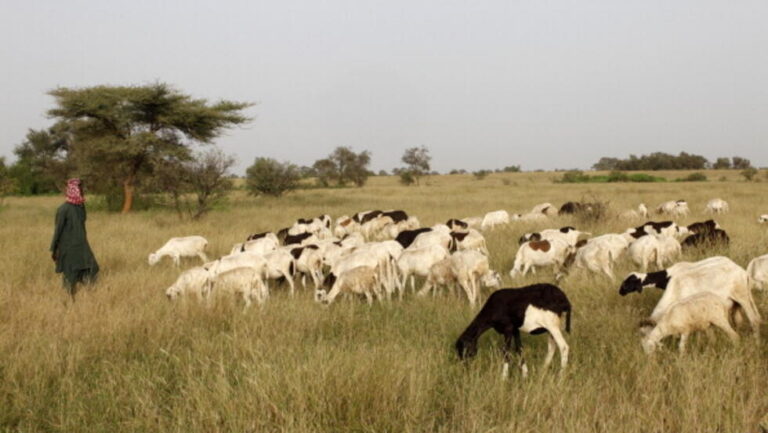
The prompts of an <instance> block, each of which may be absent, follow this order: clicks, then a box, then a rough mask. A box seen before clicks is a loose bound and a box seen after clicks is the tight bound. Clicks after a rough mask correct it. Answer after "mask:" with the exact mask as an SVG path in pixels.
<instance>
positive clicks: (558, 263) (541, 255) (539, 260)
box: [509, 239, 575, 278]
mask: <svg viewBox="0 0 768 433" xmlns="http://www.w3.org/2000/svg"><path fill="white" fill-rule="evenodd" d="M573 252H575V247H573V246H571V245H569V244H568V243H567V242H566V241H564V240H562V239H552V240H546V239H545V240H542V241H529V242H526V243H524V244H523V245H521V246H520V248H519V249H518V250H517V254H516V255H515V263H514V265H513V266H512V269H511V270H510V271H509V276H510V277H511V278H515V277H517V275H523V276H524V275H525V274H527V273H528V271H529V270H532V271H533V273H534V274H535V273H536V267H537V266H554V267H555V270H556V271H558V272H560V273H561V272H562V271H563V270H564V265H565V261H566V259H567V258H568V256H569V255H570V254H573ZM556 278H559V274H558V276H557V277H556Z"/></svg>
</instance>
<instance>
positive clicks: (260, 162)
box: [245, 158, 300, 197]
mask: <svg viewBox="0 0 768 433" xmlns="http://www.w3.org/2000/svg"><path fill="white" fill-rule="evenodd" d="M245 173H246V174H245V178H246V188H247V189H248V191H249V192H250V193H251V194H254V195H255V194H258V193H261V194H266V195H271V196H273V197H280V196H281V195H283V193H285V192H288V191H293V190H295V189H296V188H297V187H298V186H299V177H300V176H299V170H298V168H297V167H296V166H295V165H293V164H290V163H287V162H285V163H281V162H278V161H276V160H274V159H272V158H256V161H254V163H253V165H252V166H250V167H248V169H247V170H246V172H245Z"/></svg>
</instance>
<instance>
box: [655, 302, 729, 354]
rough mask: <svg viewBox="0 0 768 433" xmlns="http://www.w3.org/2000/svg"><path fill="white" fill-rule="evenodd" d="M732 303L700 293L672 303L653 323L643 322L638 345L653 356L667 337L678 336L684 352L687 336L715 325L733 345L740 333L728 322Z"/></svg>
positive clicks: (681, 350)
mask: <svg viewBox="0 0 768 433" xmlns="http://www.w3.org/2000/svg"><path fill="white" fill-rule="evenodd" d="M732 305H733V300H730V299H729V300H726V299H723V298H721V297H720V296H718V295H716V294H714V293H710V292H701V293H696V294H693V295H691V296H688V297H686V298H684V299H681V300H679V301H676V302H674V303H673V304H671V305H670V306H669V308H667V310H666V311H665V312H664V314H663V315H662V316H661V317H660V318H659V319H658V320H657V321H656V322H655V323H654V322H649V323H646V322H643V323H642V324H641V330H642V331H641V332H643V333H644V334H645V335H644V336H643V337H642V340H641V344H642V346H643V350H644V351H645V353H646V354H649V355H650V354H651V353H653V352H654V351H655V350H656V348H657V347H658V345H659V343H660V342H661V340H663V339H664V338H665V337H667V336H670V335H678V334H679V335H680V346H679V349H680V353H683V352H685V343H686V342H687V341H688V336H689V335H690V333H691V332H694V331H703V330H706V329H708V328H709V327H710V325H714V326H716V327H718V328H720V329H722V330H723V331H724V332H725V333H726V334H727V335H728V337H730V339H731V340H732V341H734V342H736V341H738V340H739V334H737V333H736V331H734V330H733V328H732V327H731V324H730V321H729V311H730V309H731V307H732Z"/></svg>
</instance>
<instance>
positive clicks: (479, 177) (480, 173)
mask: <svg viewBox="0 0 768 433" xmlns="http://www.w3.org/2000/svg"><path fill="white" fill-rule="evenodd" d="M472 174H473V175H474V176H475V180H483V179H485V178H486V177H488V175H489V174H491V170H478V171H473V172H472Z"/></svg>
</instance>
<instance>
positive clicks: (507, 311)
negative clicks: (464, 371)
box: [456, 284, 571, 378]
mask: <svg viewBox="0 0 768 433" xmlns="http://www.w3.org/2000/svg"><path fill="white" fill-rule="evenodd" d="M563 313H565V317H566V319H565V330H566V332H571V303H570V302H569V301H568V297H567V296H566V295H565V293H563V291H562V290H560V288H559V287H557V286H553V285H551V284H535V285H532V286H526V287H522V288H518V289H501V290H497V291H495V292H493V293H492V294H491V296H490V297H488V300H487V301H486V302H485V305H483V308H482V309H480V312H479V313H477V316H476V317H475V319H474V320H472V322H471V323H470V324H469V326H468V327H467V329H466V330H465V331H464V332H463V333H462V334H461V336H460V337H459V339H458V340H457V341H456V351H457V352H458V355H459V358H460V359H466V358H471V357H473V356H475V355H476V354H477V340H478V339H479V338H480V336H481V335H482V334H483V333H484V332H485V331H487V330H488V329H490V328H493V329H494V330H495V331H496V332H498V333H500V334H502V335H504V368H503V370H502V377H504V378H506V377H507V376H508V374H509V363H510V361H511V354H510V350H511V346H512V341H513V340H514V342H515V350H516V352H517V354H518V355H519V356H520V369H521V371H522V374H523V377H525V376H527V375H528V367H527V366H526V364H525V359H524V358H523V347H522V343H521V341H520V331H521V330H522V331H523V332H527V333H529V334H532V335H537V334H541V333H544V332H548V333H549V340H548V347H547V356H546V358H545V359H544V367H547V366H548V365H549V364H550V362H552V358H553V357H554V355H555V346H557V348H558V349H559V350H560V367H561V369H564V368H565V366H566V365H568V352H569V348H568V343H566V342H565V338H563V334H562V332H561V331H560V329H561V327H562V319H561V316H562V315H563Z"/></svg>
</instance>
